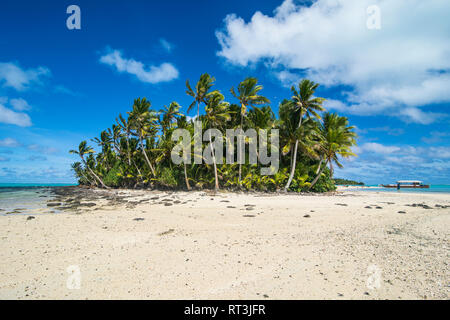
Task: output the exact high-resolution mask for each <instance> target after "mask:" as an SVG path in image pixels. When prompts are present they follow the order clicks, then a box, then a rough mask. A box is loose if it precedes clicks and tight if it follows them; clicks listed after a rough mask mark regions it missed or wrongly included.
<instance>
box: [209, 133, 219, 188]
mask: <svg viewBox="0 0 450 320" xmlns="http://www.w3.org/2000/svg"><path fill="white" fill-rule="evenodd" d="M209 143H210V145H211V154H212V158H213V165H214V179H215V183H216V185H215V189H216V190H219V178H218V177H217V165H216V156H215V151H214V146H213V144H212V141H211V133H210V134H209Z"/></svg>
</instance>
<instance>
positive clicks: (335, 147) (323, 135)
mask: <svg viewBox="0 0 450 320" xmlns="http://www.w3.org/2000/svg"><path fill="white" fill-rule="evenodd" d="M353 129H354V127H353V126H349V125H348V119H347V118H346V117H340V116H338V115H337V114H336V113H329V112H327V113H325V114H324V116H323V122H322V123H321V125H320V126H319V132H320V152H321V153H322V154H323V158H324V159H325V164H324V165H323V166H322V168H321V169H320V171H319V173H318V174H317V176H316V177H315V179H314V180H313V181H312V182H311V186H310V188H312V187H313V186H314V185H315V184H316V182H317V180H319V178H320V176H321V175H322V172H323V170H324V169H325V167H326V166H327V164H329V166H330V176H331V178H333V162H334V163H336V165H337V166H338V167H339V168H342V164H341V163H340V162H339V159H338V156H341V157H344V158H348V157H351V156H356V155H355V154H354V153H353V152H352V151H351V147H352V146H353V145H355V144H356V140H355V138H356V133H355V132H354V131H352V130H353Z"/></svg>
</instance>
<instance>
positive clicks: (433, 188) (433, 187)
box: [0, 183, 450, 193]
mask: <svg viewBox="0 0 450 320" xmlns="http://www.w3.org/2000/svg"><path fill="white" fill-rule="evenodd" d="M77 185H78V184H77V183H0V192H5V191H7V190H6V189H10V190H9V191H14V189H13V188H21V189H22V188H39V187H42V188H45V187H71V186H77ZM337 186H342V187H345V186H348V185H337ZM356 187H357V188H355V189H354V190H358V191H376V192H403V193H410V192H414V193H430V192H432V193H433V192H438V193H450V184H430V188H429V189H400V190H397V189H392V188H384V187H382V186H381V184H380V185H378V184H368V185H364V186H356ZM11 189H12V190H11Z"/></svg>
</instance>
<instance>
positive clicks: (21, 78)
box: [0, 62, 50, 91]
mask: <svg viewBox="0 0 450 320" xmlns="http://www.w3.org/2000/svg"><path fill="white" fill-rule="evenodd" d="M49 75H50V70H49V69H47V68H45V67H37V68H34V69H23V68H21V67H20V66H19V65H18V64H17V63H14V62H0V84H2V85H3V86H4V87H10V88H14V89H15V90H17V91H24V90H26V89H29V88H30V86H31V85H33V84H41V83H42V80H43V78H44V77H47V76H49Z"/></svg>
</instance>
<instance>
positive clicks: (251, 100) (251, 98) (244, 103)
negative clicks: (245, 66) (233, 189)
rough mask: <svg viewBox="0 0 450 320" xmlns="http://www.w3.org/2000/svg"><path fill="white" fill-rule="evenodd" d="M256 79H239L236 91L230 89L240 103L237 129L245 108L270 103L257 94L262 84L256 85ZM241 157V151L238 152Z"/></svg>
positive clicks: (240, 169) (242, 118)
mask: <svg viewBox="0 0 450 320" xmlns="http://www.w3.org/2000/svg"><path fill="white" fill-rule="evenodd" d="M257 83H258V79H256V78H252V77H248V78H246V79H245V80H243V81H241V82H240V83H239V85H238V87H237V93H236V91H235V90H234V88H231V89H230V92H231V94H232V95H233V96H234V97H235V98H236V99H238V100H239V103H240V104H241V112H240V113H241V123H240V126H239V129H241V135H242V129H243V122H244V118H245V117H246V115H247V108H248V107H249V106H253V105H255V104H265V103H270V101H269V99H267V98H266V97H263V96H260V95H259V94H258V92H259V91H261V90H262V89H263V86H262V85H258V84H257ZM239 154H240V155H241V157H242V152H240V153H239ZM241 163H242V159H239V179H238V183H239V185H240V184H241V175H242V164H241Z"/></svg>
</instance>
